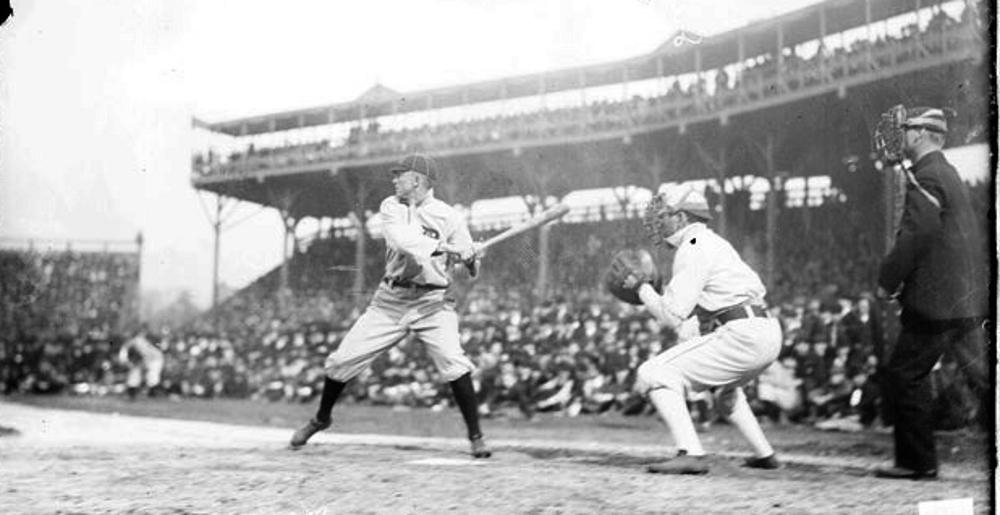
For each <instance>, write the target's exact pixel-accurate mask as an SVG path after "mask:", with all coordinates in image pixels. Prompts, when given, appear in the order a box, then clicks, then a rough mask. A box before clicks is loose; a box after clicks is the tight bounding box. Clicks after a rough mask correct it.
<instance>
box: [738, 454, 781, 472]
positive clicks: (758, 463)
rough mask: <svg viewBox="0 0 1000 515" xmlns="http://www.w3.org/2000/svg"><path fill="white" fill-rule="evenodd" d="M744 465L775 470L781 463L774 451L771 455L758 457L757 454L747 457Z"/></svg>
mask: <svg viewBox="0 0 1000 515" xmlns="http://www.w3.org/2000/svg"><path fill="white" fill-rule="evenodd" d="M743 466H744V467H750V468H752V469H764V470H775V469H777V468H780V467H781V463H780V462H779V461H778V458H777V456H776V455H775V454H774V453H771V455H770V456H764V457H763V458H758V457H756V456H754V457H752V458H747V459H745V460H743Z"/></svg>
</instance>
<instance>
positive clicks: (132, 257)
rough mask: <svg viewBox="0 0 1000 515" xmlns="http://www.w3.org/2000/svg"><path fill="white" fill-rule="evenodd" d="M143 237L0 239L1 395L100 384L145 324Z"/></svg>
mask: <svg viewBox="0 0 1000 515" xmlns="http://www.w3.org/2000/svg"><path fill="white" fill-rule="evenodd" d="M141 262H142V236H141V235H140V236H138V237H137V238H136V239H135V240H128V241H112V240H69V241H52V240H31V239H12V238H2V239H0V393H10V392H14V391H18V390H20V391H30V392H49V391H56V392H57V391H61V390H62V389H63V388H65V387H67V386H69V385H70V384H85V385H88V388H89V385H91V384H96V383H99V382H100V381H101V378H102V377H104V376H105V375H106V372H108V370H107V369H106V368H102V363H101V360H100V359H96V358H95V356H98V355H100V356H104V355H107V354H110V352H109V351H110V347H111V345H112V342H114V341H120V340H121V338H122V337H123V335H125V334H127V333H128V332H130V331H134V330H135V328H136V324H137V322H138V321H139V312H140V311H139V308H140V305H139V302H140V294H139V284H140V275H141Z"/></svg>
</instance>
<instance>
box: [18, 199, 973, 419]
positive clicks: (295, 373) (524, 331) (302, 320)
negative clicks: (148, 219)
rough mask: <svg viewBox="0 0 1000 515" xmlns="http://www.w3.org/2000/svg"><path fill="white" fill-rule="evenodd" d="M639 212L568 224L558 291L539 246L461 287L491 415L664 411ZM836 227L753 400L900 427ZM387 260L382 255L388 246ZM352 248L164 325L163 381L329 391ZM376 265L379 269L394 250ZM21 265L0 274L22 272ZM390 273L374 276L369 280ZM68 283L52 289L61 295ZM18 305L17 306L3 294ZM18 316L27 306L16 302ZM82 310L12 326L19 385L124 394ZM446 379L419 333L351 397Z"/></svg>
mask: <svg viewBox="0 0 1000 515" xmlns="http://www.w3.org/2000/svg"><path fill="white" fill-rule="evenodd" d="M828 204H829V205H827V204H824V206H826V207H823V206H821V207H819V208H813V210H814V213H813V215H812V216H813V218H814V220H813V222H812V223H813V224H815V225H816V226H817V227H820V228H823V227H830V226H833V225H838V224H839V225H844V220H845V218H844V214H843V213H842V212H841V211H840V210H841V209H843V207H842V206H837V205H836V204H835V203H828ZM635 223H637V222H635V221H634V220H609V221H602V222H595V223H587V224H561V225H558V226H556V227H555V228H554V230H553V232H552V235H551V241H552V243H553V253H554V256H555V257H556V259H554V262H555V263H557V265H555V266H554V267H553V268H554V269H555V271H554V272H553V278H552V285H553V287H552V288H551V294H550V295H548V296H546V297H544V298H538V297H537V296H535V295H534V294H533V292H532V291H531V289H530V285H531V284H532V281H531V275H530V273H534V270H535V268H536V267H534V266H531V264H530V263H525V262H524V259H527V256H529V255H531V254H532V252H533V251H534V249H533V248H531V245H528V244H521V243H518V241H516V240H512V241H511V242H510V244H509V245H505V246H500V247H498V249H497V251H498V252H501V253H504V252H506V253H510V256H506V255H500V256H492V258H491V260H490V261H489V262H487V263H486V265H487V266H486V268H485V269H484V275H483V277H481V278H480V279H477V280H474V281H472V280H465V281H461V282H460V283H459V284H457V285H456V288H455V289H454V290H455V291H454V293H455V296H456V298H457V300H458V302H459V306H460V311H461V313H462V325H461V329H460V331H461V333H460V336H461V340H462V344H463V347H464V348H465V350H466V351H467V353H468V354H469V355H470V357H471V358H472V359H473V360H474V361H475V362H476V364H477V366H478V367H477V368H478V370H477V373H476V376H475V380H476V382H477V390H478V391H479V393H480V402H481V407H480V409H481V410H482V412H483V414H484V415H485V416H509V417H524V418H528V419H531V418H533V417H535V416H537V415H538V414H539V413H546V414H550V415H553V416H577V415H597V414H602V413H611V412H620V413H623V414H625V415H641V414H649V413H651V412H652V411H651V407H650V406H648V405H647V403H646V401H645V399H644V398H643V397H642V396H640V395H637V394H636V393H635V392H634V391H633V386H634V383H635V370H636V368H637V367H638V365H639V364H640V363H642V362H643V361H645V360H646V359H648V358H649V357H651V356H654V355H656V354H657V353H659V352H662V351H663V350H665V349H667V348H669V347H670V346H672V345H675V344H676V343H677V341H676V335H675V334H673V333H672V332H671V331H669V330H661V329H660V328H659V326H658V325H657V324H656V323H655V321H654V320H653V319H652V318H651V317H649V316H648V315H647V314H645V313H644V312H643V311H642V310H638V309H636V308H635V307H633V306H630V305H627V304H623V303H620V302H618V301H616V300H614V299H613V298H611V297H610V296H609V295H608V294H607V293H606V292H604V290H603V288H602V285H601V284H600V276H601V275H602V274H601V273H600V272H602V271H603V267H604V266H606V263H605V262H604V261H605V260H606V256H607V255H608V249H611V248H619V247H620V246H621V245H622V239H623V238H627V230H625V226H627V225H634V224H635ZM623 224H624V225H623ZM786 225H789V226H793V225H794V221H787V223H786ZM782 227H783V230H793V229H792V228H790V227H785V226H782ZM820 232H822V233H823V234H825V235H828V237H829V238H832V239H833V241H831V242H830V243H829V245H828V246H819V247H817V246H816V245H815V242H814V240H815V239H809V238H784V239H783V242H784V243H783V244H784V245H787V248H784V249H783V252H782V253H783V255H786V256H787V259H786V260H784V261H782V262H781V266H780V267H779V270H778V276H777V278H776V283H777V284H778V285H779V287H778V288H776V289H775V292H774V293H772V294H770V295H769V298H768V300H769V302H770V310H771V313H772V315H773V316H776V317H777V318H778V319H779V320H780V321H781V324H782V327H783V329H784V337H785V341H784V348H783V350H782V353H781V356H780V358H779V359H778V361H777V362H776V363H774V364H773V365H772V366H771V367H770V368H769V369H768V370H767V371H766V372H765V373H764V374H763V375H762V376H761V377H760V378H759V379H758V380H756V381H755V382H753V383H752V384H751V385H749V388H748V394H749V395H750V396H751V399H752V401H753V406H754V408H755V410H756V411H757V412H758V414H759V415H760V416H761V417H766V418H768V419H770V420H773V421H774V422H776V423H785V422H791V423H809V424H817V425H819V426H820V427H829V428H838V429H859V428H862V427H866V426H869V427H870V426H876V427H877V426H879V425H880V424H890V423H891V420H886V419H885V417H884V416H883V415H882V413H881V410H880V402H879V392H880V390H881V388H880V380H881V375H882V372H881V367H882V366H883V365H884V364H885V362H886V359H887V358H888V356H889V355H891V351H892V348H891V347H892V345H891V344H892V342H893V338H892V337H891V334H890V335H888V336H887V333H891V332H892V331H891V329H892V327H893V325H892V324H893V321H894V317H893V316H892V314H891V313H889V314H888V316H887V313H886V311H885V309H884V307H883V306H881V305H880V304H879V303H878V302H876V301H875V299H874V298H873V297H872V295H871V293H870V292H869V291H868V289H867V288H868V287H869V286H868V285H870V284H871V282H870V281H869V277H868V276H867V275H866V274H863V273H858V274H855V273H852V272H851V271H852V270H854V268H855V267H856V266H858V265H857V261H856V258H857V256H859V255H863V254H864V253H865V252H868V251H866V250H864V249H861V248H860V246H861V245H863V244H864V241H865V237H864V236H865V234H864V233H863V232H862V233H861V236H862V237H861V238H858V235H857V234H856V233H852V232H851V231H835V230H831V231H825V230H824V231H820ZM623 235H624V236H623ZM851 237H853V238H854V239H850V238H851ZM734 239H735V238H734ZM372 254H374V255H376V257H377V255H378V252H377V251H376V252H372ZM347 259H353V242H351V241H350V240H346V239H336V238H330V239H319V240H316V241H314V242H313V244H312V245H311V246H310V247H309V248H308V249H306V250H305V251H304V252H302V253H299V254H297V255H296V257H295V259H293V261H292V266H291V267H290V268H291V269H290V274H291V281H290V283H291V284H293V286H294V287H293V291H294V293H287V292H281V291H280V290H279V289H278V288H277V287H276V281H275V277H274V274H269V275H266V276H264V277H262V278H261V279H260V280H258V282H257V283H255V284H253V285H251V286H249V287H247V288H245V289H244V290H242V291H241V292H239V293H238V294H236V295H234V296H232V297H231V298H229V299H227V300H226V301H225V302H224V303H222V304H221V305H220V306H219V307H217V308H216V309H214V310H211V311H209V312H207V313H205V314H203V315H202V316H200V317H199V318H197V319H195V320H192V321H191V322H189V323H187V324H184V325H181V326H176V327H160V328H158V331H156V333H155V334H154V336H153V340H154V343H156V344H157V345H158V346H159V347H160V348H161V349H162V350H163V352H164V354H165V357H166V359H165V368H164V370H163V373H162V382H161V384H160V386H159V387H157V389H156V390H155V391H154V392H153V393H154V394H160V395H166V396H177V397H196V398H214V397H238V398H252V399H259V400H262V401H269V402H279V401H281V402H310V401H313V400H314V399H315V398H316V396H317V395H318V394H319V392H320V391H321V387H322V383H323V377H324V371H323V363H324V359H325V357H326V355H327V354H328V353H329V352H331V351H332V350H334V349H335V348H336V347H337V345H338V344H339V342H340V341H341V339H342V338H343V336H344V334H345V331H346V330H347V329H348V328H349V327H350V324H351V322H352V321H353V320H354V319H355V318H356V317H357V316H358V315H359V308H360V306H363V305H364V301H365V300H367V295H368V294H370V292H361V293H362V295H355V294H352V293H350V292H349V287H350V286H349V285H350V282H351V281H350V278H348V277H344V274H340V273H338V272H337V271H336V270H331V268H334V269H335V268H336V267H335V266H334V267H332V266H331V265H336V264H344V263H348V262H350V261H346V260H347ZM536 259H537V258H536ZM116 260H121V257H120V256H104V257H103V258H101V257H98V256H80V255H61V256H52V257H47V258H44V259H41V261H42V262H46V263H50V262H51V263H59V265H58V266H56V265H53V267H52V268H51V273H52V274H54V275H57V276H58V275H60V274H63V273H65V270H63V269H62V267H65V268H67V269H73V270H77V271H79V270H80V269H81V268H80V267H84V269H86V267H88V266H89V267H93V266H97V265H95V263H105V262H115V261H116ZM372 261H373V264H372V266H373V267H374V266H377V264H378V259H374V258H373V260H372ZM873 262H874V261H873ZM11 263H18V261H17V260H15V259H13V257H12V255H11V254H9V253H8V254H7V255H6V259H5V261H4V266H5V267H7V269H9V268H10V267H11V266H14V265H12V264H11ZM101 266H104V265H103V264H102V265H101ZM526 269H527V270H529V273H527V274H526V272H525V270H526ZM19 270H20V269H19ZM811 270H812V271H814V272H815V274H814V273H813V272H810V271H811ZM84 275H87V274H86V273H85V274H84ZM126 275H127V274H126ZM16 277H17V275H16V274H15V275H8V274H6V273H5V274H3V275H0V278H2V279H3V280H4V281H8V282H9V281H11V280H12V279H16ZM94 277H97V276H94ZM116 277H118V276H117V275H114V274H110V275H107V276H103V279H102V280H99V281H98V282H102V281H104V282H107V281H110V282H111V283H114V281H116V280H117V279H115V278H116ZM377 277H378V276H377V275H369V281H368V282H369V283H374V281H375V280H376V279H377ZM824 277H826V278H828V280H827V281H826V282H824V281H823V278H824ZM586 278H591V279H593V280H586ZM829 278H833V279H836V280H837V281H843V282H835V281H833V280H830V279H829ZM5 284H7V283H5ZM46 284H49V286H50V287H51V288H53V289H54V288H58V286H55V285H54V284H51V283H46ZM88 284H89V283H88ZM102 284H103V282H102ZM82 288H83V289H82V292H81V294H82V295H84V296H87V295H92V296H98V297H100V296H101V295H103V293H102V292H104V291H105V288H104V287H103V286H100V285H86V286H83V287H82ZM4 291H5V292H6V291H12V290H10V289H5V290H4ZM56 293H57V292H56V291H53V292H51V294H52V295H53V298H55V295H56ZM62 298H63V299H64V300H63V301H62V302H63V303H64V304H66V306H62V307H49V308H47V309H51V311H52V312H53V313H58V312H60V310H61V309H67V307H68V306H77V305H81V306H88V305H90V304H92V303H93V302H95V299H83V300H82V304H80V303H79V301H80V299H76V300H73V297H62ZM100 298H103V297H100ZM5 300H6V299H5ZM105 300H106V299H105ZM13 305H16V302H13V301H10V302H5V304H4V306H13ZM4 316H5V317H7V318H6V319H5V320H13V319H16V318H18V315H17V313H12V312H11V311H9V310H6V311H5V312H4ZM78 316H79V317H80V319H81V320H90V321H91V322H92V323H90V324H89V325H84V326H74V325H72V324H70V325H67V326H66V327H64V328H61V329H59V330H57V329H58V328H56V327H55V325H57V323H62V322H63V319H54V320H53V321H51V322H46V324H47V325H46V324H42V325H39V326H38V327H42V328H43V329H42V330H41V331H36V330H33V329H32V327H31V326H30V325H25V323H24V322H20V323H19V325H17V324H15V325H14V326H5V327H7V328H8V330H5V331H4V332H3V334H2V337H3V342H2V343H3V345H2V347H0V388H2V392H3V393H14V392H33V393H54V392H70V393H74V394H81V395H83V394H91V395H108V394H116V393H122V391H123V386H122V380H123V375H124V373H125V369H126V366H125V364H123V363H120V362H117V361H116V360H115V359H114V356H115V353H116V352H117V350H118V348H120V346H121V344H122V339H123V337H125V336H128V334H127V333H126V332H125V330H124V329H123V330H120V331H110V330H105V329H103V328H105V327H110V326H111V324H110V322H109V321H107V320H101V319H100V318H101V317H102V316H109V313H108V312H104V311H98V312H97V319H89V318H87V317H86V316H83V315H79V314H78ZM44 318H45V317H39V318H32V319H29V321H28V323H39V321H40V320H44ZM10 327H14V328H16V329H13V330H11V329H10ZM953 368H954V365H953V364H952V363H950V362H948V361H947V360H946V361H944V362H942V363H941V364H940V366H939V367H938V368H937V369H936V370H935V372H934V374H935V379H936V381H935V387H936V388H937V392H936V399H937V401H936V403H937V405H938V406H939V409H940V413H939V415H940V416H939V417H937V419H936V420H938V422H939V423H940V424H941V425H942V427H960V426H962V425H964V424H966V423H967V422H968V421H969V420H971V419H972V418H973V417H974V415H975V414H974V413H973V412H972V411H973V410H974V408H973V402H972V400H971V398H970V397H969V394H968V392H967V391H965V390H964V389H963V387H962V386H961V382H956V381H954V377H955V372H954V370H953ZM444 386H445V385H444V383H442V382H441V380H440V379H439V378H438V377H437V372H436V370H435V368H434V367H433V365H432V364H431V362H430V361H429V359H428V358H427V356H426V354H425V352H424V349H423V348H422V346H420V345H419V344H416V343H412V342H410V341H405V342H404V343H403V344H401V345H400V346H398V347H396V348H394V349H392V350H391V351H390V352H388V353H386V354H385V355H384V356H382V357H381V358H380V359H378V360H377V361H376V362H375V364H374V365H373V367H372V368H371V369H370V370H368V371H367V372H365V373H364V374H363V375H362V376H360V377H358V378H357V379H356V380H355V381H352V382H351V383H349V387H348V392H347V396H348V397H349V398H350V399H352V400H353V401H354V402H358V403H367V404H377V405H391V406H412V407H426V408H432V409H435V407H441V406H442V405H443V404H446V403H449V402H451V401H450V394H449V392H448V390H447V388H445V387H444ZM689 400H690V402H691V406H692V408H693V412H694V413H695V415H696V419H697V420H698V421H699V422H700V423H701V424H703V425H707V424H711V423H712V422H714V421H715V415H714V411H713V410H712V406H711V400H712V399H711V397H710V396H702V397H692V398H691V399H689Z"/></svg>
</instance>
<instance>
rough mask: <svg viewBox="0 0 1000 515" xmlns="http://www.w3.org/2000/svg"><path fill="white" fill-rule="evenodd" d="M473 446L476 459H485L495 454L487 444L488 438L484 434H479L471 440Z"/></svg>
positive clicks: (473, 455) (473, 454)
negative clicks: (484, 437)
mask: <svg viewBox="0 0 1000 515" xmlns="http://www.w3.org/2000/svg"><path fill="white" fill-rule="evenodd" d="M469 443H470V444H471V446H472V457H473V458H476V459H485V458H489V457H490V456H493V451H491V450H490V448H489V447H487V446H486V440H485V439H483V437H482V436H477V437H474V438H472V439H470V440H469Z"/></svg>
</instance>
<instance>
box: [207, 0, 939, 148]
mask: <svg viewBox="0 0 1000 515" xmlns="http://www.w3.org/2000/svg"><path fill="white" fill-rule="evenodd" d="M946 2H947V0H828V1H826V2H822V3H818V4H815V5H811V6H808V7H804V8H802V9H799V10H796V11H793V12H790V13H787V14H784V15H782V16H778V17H775V18H771V19H768V20H766V21H762V22H759V23H755V24H752V25H749V26H746V27H741V28H738V29H734V30H731V31H728V32H724V33H722V34H718V35H713V36H710V37H705V38H703V39H696V38H698V37H699V36H695V35H693V34H691V33H687V32H683V31H681V32H678V33H675V34H673V35H672V36H671V37H670V38H669V39H668V40H667V41H665V42H664V43H663V44H662V45H660V46H659V47H658V48H657V49H656V50H654V51H653V52H650V53H648V54H644V55H640V56H637V57H633V58H629V59H625V60H620V61H614V62H608V63H600V64H594V65H589V66H583V67H575V68H567V69H561V70H552V71H546V72H541V73H533V74H526V75H519V76H512V77H504V78H501V79H496V80H488V81H480V82H475V83H469V84H462V85H457V86H449V87H441V88H434V89H428V90H422V91H412V92H405V93H399V92H396V91H393V90H392V89H389V88H387V87H385V86H382V85H379V84H376V85H375V86H374V87H372V88H371V89H369V90H368V91H366V92H365V93H363V94H362V95H361V96H359V97H358V98H357V99H356V100H353V101H350V102H341V103H336V104H329V105H324V106H318V107H313V108H306V109H297V110H291V111H283V112H277V113H272V114H266V115H259V116H252V117H245V118H237V119H232V120H225V121H220V122H214V123H202V124H199V126H202V127H204V128H207V129H208V130H212V131H215V132H220V133H223V134H228V135H231V136H239V135H252V134H263V133H269V132H276V131H284V130H290V129H296V128H303V127H311V126H317V125H326V124H331V123H341V122H349V121H355V120H363V119H370V118H376V117H379V116H385V115H389V114H398V113H408V112H416V111H424V110H431V109H438V108H444V107H454V106H459V105H465V104H471V103H479V102H490V101H498V100H503V99H509V98H516V97H524V96H536V95H542V94H545V93H552V92H558V91H566V90H574V89H580V88H583V87H594V86H604V85H609V84H617V83H621V82H625V81H635V80H645V79H651V78H655V77H662V76H671V75H677V74H685V73H693V72H697V71H699V70H705V69H713V68H716V67H719V66H722V65H725V64H728V63H732V62H735V61H736V60H737V58H739V57H744V58H750V57H754V56H757V55H762V54H765V53H768V52H771V51H772V50H774V48H775V46H776V45H777V44H778V41H779V40H780V41H781V43H782V45H783V46H785V47H787V46H791V45H797V44H801V43H805V42H808V41H812V40H815V39H816V37H817V34H820V33H824V34H836V33H839V32H843V31H845V30H848V29H851V28H854V27H860V26H864V25H865V24H866V21H867V22H878V21H881V20H886V19H889V18H892V17H895V16H899V15H902V14H906V13H908V12H913V11H915V10H916V9H918V8H926V7H930V6H933V5H938V4H942V3H946ZM682 36H683V38H682ZM692 40H694V41H698V44H687V43H693V42H694V41H692Z"/></svg>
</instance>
